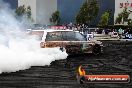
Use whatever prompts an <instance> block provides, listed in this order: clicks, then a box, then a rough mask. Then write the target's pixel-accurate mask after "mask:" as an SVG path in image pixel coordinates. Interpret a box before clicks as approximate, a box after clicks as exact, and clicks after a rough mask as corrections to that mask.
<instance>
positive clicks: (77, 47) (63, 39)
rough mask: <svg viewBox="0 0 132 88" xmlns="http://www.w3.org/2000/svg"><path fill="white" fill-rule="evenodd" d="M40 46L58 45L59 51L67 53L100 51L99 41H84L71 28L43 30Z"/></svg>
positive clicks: (82, 37) (96, 53) (50, 46)
mask: <svg viewBox="0 0 132 88" xmlns="http://www.w3.org/2000/svg"><path fill="white" fill-rule="evenodd" d="M40 46H41V48H53V47H60V50H61V51H65V50H66V52H67V53H68V54H70V55H71V54H80V53H93V54H95V55H98V54H100V53H101V52H102V43H101V42H100V41H86V39H85V38H84V36H83V35H82V34H80V33H79V32H78V31H72V30H45V31H44V34H43V37H42V41H41V43H40Z"/></svg>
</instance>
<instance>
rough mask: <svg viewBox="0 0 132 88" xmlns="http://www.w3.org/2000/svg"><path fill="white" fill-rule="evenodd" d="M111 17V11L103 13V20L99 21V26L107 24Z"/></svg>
mask: <svg viewBox="0 0 132 88" xmlns="http://www.w3.org/2000/svg"><path fill="white" fill-rule="evenodd" d="M109 17H110V13H109V12H108V11H106V12H105V13H104V14H102V16H101V20H100V22H99V26H107V25H108V22H109Z"/></svg>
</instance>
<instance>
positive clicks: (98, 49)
mask: <svg viewBox="0 0 132 88" xmlns="http://www.w3.org/2000/svg"><path fill="white" fill-rule="evenodd" d="M92 53H93V54H94V55H99V54H100V53H101V46H100V45H95V46H94V47H93V51H92Z"/></svg>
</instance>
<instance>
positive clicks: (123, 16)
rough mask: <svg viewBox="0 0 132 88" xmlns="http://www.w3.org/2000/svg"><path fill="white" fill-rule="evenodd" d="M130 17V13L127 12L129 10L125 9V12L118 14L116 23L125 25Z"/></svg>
mask: <svg viewBox="0 0 132 88" xmlns="http://www.w3.org/2000/svg"><path fill="white" fill-rule="evenodd" d="M129 15H130V12H128V11H127V8H125V9H123V11H122V12H121V13H119V14H118V17H116V21H115V23H116V24H117V23H118V24H121V23H122V24H124V22H128V21H129V20H128V17H129Z"/></svg>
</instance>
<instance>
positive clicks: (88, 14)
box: [76, 0, 99, 24]
mask: <svg viewBox="0 0 132 88" xmlns="http://www.w3.org/2000/svg"><path fill="white" fill-rule="evenodd" d="M98 11H99V6H98V3H97V1H96V0H92V1H85V2H84V3H83V5H82V6H81V8H80V10H79V12H78V14H77V16H76V22H77V23H80V24H83V23H84V24H88V23H90V22H91V21H92V20H94V19H95V17H96V16H97V15H98Z"/></svg>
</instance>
